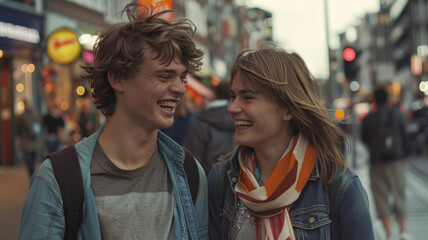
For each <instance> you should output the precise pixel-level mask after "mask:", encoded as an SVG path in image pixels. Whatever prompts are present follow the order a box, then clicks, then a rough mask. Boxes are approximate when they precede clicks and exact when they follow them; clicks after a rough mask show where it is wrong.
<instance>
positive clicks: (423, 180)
mask: <svg viewBox="0 0 428 240" xmlns="http://www.w3.org/2000/svg"><path fill="white" fill-rule="evenodd" d="M354 149H355V153H356V154H355V155H354V156H355V157H354V158H352V156H350V159H349V165H350V166H351V168H352V169H353V171H354V172H356V173H357V174H358V176H359V177H360V179H361V182H362V184H363V186H364V187H365V189H366V190H367V194H368V196H369V201H370V211H371V215H372V220H373V228H374V232H375V237H376V240H384V239H385V233H384V231H383V227H382V223H381V222H380V220H378V219H377V218H376V211H375V209H374V201H373V196H372V192H371V190H370V185H369V184H370V179H369V166H368V165H367V163H368V153H367V150H366V149H365V147H364V146H363V145H362V144H361V142H358V141H357V142H356V144H355V146H354ZM353 159H355V160H353ZM29 183H30V180H29V177H28V173H27V171H26V169H25V167H23V166H17V167H3V168H2V170H0V240H13V239H17V237H18V229H19V222H20V219H21V212H22V206H23V204H24V201H25V197H26V195H27V192H28V187H29ZM427 183H428V157H411V158H409V171H408V174H407V188H406V198H407V203H406V207H407V214H408V215H407V225H408V232H409V233H410V234H411V236H412V238H413V240H425V239H428V184H427ZM392 229H393V240H397V239H399V238H398V236H399V230H398V224H397V222H396V221H393V222H392Z"/></svg>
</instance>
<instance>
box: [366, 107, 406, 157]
mask: <svg viewBox="0 0 428 240" xmlns="http://www.w3.org/2000/svg"><path fill="white" fill-rule="evenodd" d="M382 128H384V129H388V131H389V133H390V135H391V139H390V141H391V143H390V144H391V146H392V150H393V151H392V152H391V154H390V155H389V156H384V154H383V152H382V150H381V147H379V145H380V140H379V138H378V137H377V135H378V134H379V131H380V130H381V129H382ZM361 137H362V141H363V142H364V143H365V144H366V145H367V146H368V148H369V151H370V163H371V164H374V163H381V162H391V161H395V160H398V159H402V158H403V157H405V156H406V155H407V152H408V151H407V145H406V143H407V141H406V138H407V137H406V126H405V120H404V116H403V115H402V113H401V112H400V111H398V110H397V109H395V108H392V107H390V106H389V105H388V104H386V103H383V104H380V105H378V107H377V109H376V111H374V112H371V113H369V114H368V115H367V116H366V117H365V118H364V119H363V123H362V135H361ZM387 141H388V140H387Z"/></svg>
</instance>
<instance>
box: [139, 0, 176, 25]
mask: <svg viewBox="0 0 428 240" xmlns="http://www.w3.org/2000/svg"><path fill="white" fill-rule="evenodd" d="M138 3H139V4H141V5H144V6H147V7H149V8H150V5H151V6H152V7H154V8H155V10H154V14H156V13H158V12H160V11H163V10H170V9H173V5H174V3H173V0H138ZM160 18H163V19H165V20H172V19H174V15H173V14H172V13H166V14H163V15H162V16H161V17H160Z"/></svg>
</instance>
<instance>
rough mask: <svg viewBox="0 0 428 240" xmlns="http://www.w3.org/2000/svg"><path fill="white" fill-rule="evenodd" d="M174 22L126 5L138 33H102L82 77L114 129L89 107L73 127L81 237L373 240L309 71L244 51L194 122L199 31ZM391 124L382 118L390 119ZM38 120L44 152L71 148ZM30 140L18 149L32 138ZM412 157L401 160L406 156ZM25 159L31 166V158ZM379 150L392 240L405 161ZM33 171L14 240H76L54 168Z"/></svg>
mask: <svg viewBox="0 0 428 240" xmlns="http://www.w3.org/2000/svg"><path fill="white" fill-rule="evenodd" d="M170 12H173V10H163V11H155V9H154V8H147V7H145V6H141V5H138V4H128V5H126V7H125V8H124V10H123V13H124V14H125V15H126V16H127V17H128V20H129V21H127V22H123V23H118V24H116V25H112V26H109V27H106V29H104V31H103V32H102V33H101V35H100V38H99V41H98V43H97V44H96V45H95V48H94V56H95V60H94V63H93V64H91V65H87V66H84V67H83V69H84V71H85V74H84V78H85V79H87V80H88V81H89V84H90V86H91V88H92V89H93V102H94V104H95V106H96V108H97V109H99V111H100V112H101V113H102V114H103V115H104V116H105V118H106V121H105V123H104V124H102V125H100V126H95V125H90V124H88V119H93V118H94V116H93V115H92V114H93V111H92V110H91V109H89V110H88V109H83V110H82V115H81V118H80V119H81V121H77V122H79V124H78V125H79V126H80V127H81V128H85V129H86V130H87V131H82V133H81V134H82V136H84V137H87V138H83V139H82V140H80V141H78V142H76V143H74V142H72V144H71V145H73V146H74V147H73V148H74V149H75V151H76V152H77V160H78V161H77V162H78V163H77V164H78V167H79V168H80V170H81V173H82V183H81V184H82V186H83V191H84V194H83V196H84V197H83V201H84V204H83V203H82V205H81V206H82V212H81V213H78V214H80V217H81V219H83V221H80V222H79V225H78V226H77V229H78V230H77V232H74V233H72V235H73V234H74V237H76V239H141V238H147V239H290V240H294V239H351V240H352V239H374V233H373V226H372V217H371V216H370V211H369V202H368V201H369V200H368V196H367V193H366V190H365V189H364V187H363V186H362V184H361V182H360V179H359V177H358V176H357V175H356V174H355V173H354V172H353V171H352V169H350V168H349V167H348V165H347V163H346V160H345V159H346V158H345V155H344V152H343V149H349V148H345V147H344V145H346V144H348V141H347V136H346V133H345V132H344V131H343V129H342V128H341V127H340V126H339V123H338V122H336V121H335V120H334V119H333V118H331V116H330V115H329V113H328V111H327V109H326V106H325V105H324V104H325V101H324V99H323V97H322V93H321V89H320V87H319V85H318V83H317V81H316V80H315V79H314V78H313V77H312V75H311V73H310V72H309V70H308V68H307V66H306V64H305V62H304V60H303V59H302V58H301V57H300V56H299V55H298V54H296V53H292V52H288V51H286V50H283V49H281V48H279V47H277V46H273V45H271V46H265V47H263V48H262V49H259V50H243V51H242V52H241V53H239V54H238V55H237V56H236V58H235V60H234V62H233V65H232V68H231V74H230V79H229V80H223V81H221V82H220V83H219V84H218V85H216V86H214V87H213V91H214V92H215V99H211V101H210V102H209V103H208V104H207V105H206V106H203V108H202V109H200V110H199V111H195V108H194V106H192V104H191V102H190V101H189V99H188V96H186V88H185V87H186V76H187V75H188V74H191V73H193V72H195V71H198V70H199V69H200V67H201V65H202V56H203V51H201V50H200V49H198V48H197V47H196V44H195V43H194V41H193V34H194V33H195V26H194V25H193V23H192V22H191V21H190V20H188V19H186V18H181V17H176V18H174V19H173V20H168V21H167V20H165V19H163V18H162V16H163V15H164V14H166V13H170ZM382 94H383V95H382ZM380 95H382V97H379V93H376V94H375V96H376V100H377V103H378V106H379V107H378V108H379V112H387V111H383V110H381V109H382V108H383V106H384V104H382V102H381V100H382V99H383V100H382V101H383V103H385V99H384V98H385V96H384V95H385V94H384V93H381V94H380ZM385 109H386V108H385ZM392 114H394V116H395V115H397V118H396V120H394V121H392V123H390V124H391V125H392V124H396V126H400V127H401V124H402V122H401V120H400V119H401V118H400V117H399V114H396V113H395V112H394V113H392ZM28 115H30V113H28ZM382 116H384V115H382ZM385 116H387V117H385ZM385 116H384V117H378V116H375V117H373V118H374V119H383V118H388V119H392V117H388V116H389V115H385ZM31 118H32V119H34V121H38V122H40V123H43V124H42V125H41V126H45V127H44V128H45V131H46V134H45V136H46V138H45V140H46V146H48V149H49V151H57V150H59V149H61V148H62V147H63V145H64V140H63V137H62V134H61V132H63V131H64V128H66V121H64V120H63V119H61V113H60V112H59V110H58V109H57V108H55V106H51V107H50V108H49V114H48V115H46V116H45V117H44V118H43V120H41V119H39V118H38V117H31ZM370 118H372V117H371V116H370V115H369V116H368V117H367V121H365V122H364V123H363V140H364V141H365V143H367V144H368V145H369V146H371V145H372V144H374V143H373V142H378V141H377V140H372V139H371V137H372V136H370V135H373V134H374V132H375V130H376V129H377V130H378V129H379V125H376V124H377V123H373V124H374V125H373V126H372V125H371V127H369V128H367V129H365V126H366V125H370V124H369V123H368V122H369V120H368V119H370ZM394 119H395V118H394ZM374 122H375V121H374ZM382 124H385V123H382ZM394 126H395V125H394ZM29 127H30V125H29ZM89 127H91V128H89ZM34 129H37V128H33V130H34ZM40 129H42V127H41V128H40ZM40 131H41V130H40ZM24 133H25V134H27V135H28V136H25V137H24V136H21V138H22V140H24V139H31V137H32V136H34V135H37V133H36V132H34V133H33V132H31V131H22V134H24ZM396 138H399V137H396ZM386 141H390V140H386ZM394 141H395V140H394ZM394 141H393V142H394ZM402 143H403V141H401V142H399V143H397V144H399V145H402ZM387 144H390V143H389V142H388V143H387ZM394 144H395V142H394ZM28 146H30V145H28ZM394 146H395V145H394ZM379 148H380V147H377V149H379ZM404 148H405V146H403V149H402V150H401V152H399V153H398V154H397V155H396V156H394V157H393V159H394V160H395V159H401V158H403V157H404V156H405V150H404ZM25 151H26V152H28V156H31V152H32V149H25ZM61 151H63V150H61ZM375 152H376V147H373V150H372V148H371V155H372V160H371V162H372V174H371V176H372V188H373V189H374V190H373V191H375V190H376V191H377V192H378V193H379V194H378V195H377V196H376V195H375V200H376V202H375V204H376V207H377V208H378V215H379V217H380V218H381V219H382V221H383V223H384V226H385V230H386V232H387V236H388V237H390V236H391V234H390V229H389V225H388V224H389V223H388V218H389V212H388V210H387V209H386V207H385V206H387V205H386V204H387V203H386V202H385V201H386V200H387V194H388V191H389V190H390V189H385V188H384V186H385V185H388V183H386V182H385V181H389V180H390V179H394V178H395V176H396V175H394V174H397V171H401V170H402V168H403V166H402V164H401V162H399V161H398V160H397V161H394V162H396V163H397V164H396V165H397V166H395V167H394V166H391V167H386V164H385V165H379V166H377V165H376V164H377V162H382V161H380V160H379V161H378V160H377V158H378V157H377V156H378V155H376V153H375ZM63 153H64V154H65V153H66V152H65V151H63ZM188 154H191V155H193V156H192V157H191V158H190V160H189V158H188V157H187V156H188ZM28 158H29V159H30V157H28ZM26 159H27V155H26ZM192 159H193V161H192ZM189 161H190V162H189ZM27 162H29V163H31V162H32V161H31V160H28V161H27ZM375 163H376V164H375ZM381 164H383V163H381ZM189 168H190V169H191V171H190V172H192V173H193V174H195V178H192V176H190V174H189V173H190V172H188V169H189ZM388 169H389V170H388ZM29 170H30V173H31V175H32V180H31V186H30V189H29V193H28V196H27V199H26V202H25V205H24V208H23V214H22V220H21V227H20V232H19V239H36V238H37V239H38V238H40V239H46V238H52V239H63V238H64V236H65V235H66V234H67V236H69V234H70V231H72V230H70V228H69V226H70V222H69V221H70V220H69V217H68V216H67V212H66V211H65V207H66V206H64V205H63V201H62V194H61V189H62V188H60V187H59V185H58V182H57V180H56V179H57V178H56V176H55V173H54V170H52V163H51V161H49V159H47V160H46V161H44V162H43V163H42V165H41V166H40V167H39V169H38V170H37V171H36V172H34V173H33V171H34V169H29ZM383 175H385V178H383V177H382V176H383ZM395 181H396V183H397V182H400V183H401V182H402V181H401V180H400V179H398V178H395ZM195 182H196V183H197V188H196V192H195V194H194V191H193V190H194V187H193V186H195V185H194V184H195ZM76 184H77V183H76ZM402 190H403V186H402V185H399V184H398V183H397V186H396V187H395V188H394V189H392V190H391V191H393V193H394V195H395V196H396V197H397V202H396V205H395V209H396V210H397V216H398V218H399V220H400V230H401V231H402V234H401V238H402V239H409V238H406V237H408V236H407V235H406V234H407V233H406V225H405V217H404V216H405V213H404V209H403V201H404V199H403V196H402V195H403V194H402V192H403V191H402ZM385 198H386V199H385ZM78 216H79V215H78ZM401 223H402V224H401Z"/></svg>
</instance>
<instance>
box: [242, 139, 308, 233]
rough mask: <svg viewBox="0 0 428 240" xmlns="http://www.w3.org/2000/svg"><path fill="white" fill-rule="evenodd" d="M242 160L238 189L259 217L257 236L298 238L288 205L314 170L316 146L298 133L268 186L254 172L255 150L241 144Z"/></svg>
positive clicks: (296, 197)
mask: <svg viewBox="0 0 428 240" xmlns="http://www.w3.org/2000/svg"><path fill="white" fill-rule="evenodd" d="M238 159H239V165H240V173H239V179H238V184H236V186H235V192H236V194H237V195H238V197H239V198H240V199H241V201H242V203H243V204H244V205H245V206H246V207H247V208H248V209H249V210H250V211H251V212H252V213H253V214H254V216H255V225H256V229H257V239H259V240H268V239H270V240H274V239H275V240H276V239H279V240H283V239H284V240H294V239H295V236H294V231H293V225H292V223H291V219H290V215H289V209H288V206H289V205H290V204H291V203H293V202H294V201H296V200H297V199H298V198H299V195H300V192H301V191H302V189H303V187H304V186H305V184H306V182H307V181H308V179H309V176H310V175H311V173H312V170H313V168H314V166H315V161H316V150H315V148H314V147H313V146H312V145H311V144H309V141H308V140H307V139H306V138H305V137H304V136H303V135H301V134H299V135H295V136H294V137H293V139H292V141H290V144H289V146H288V147H287V149H286V150H285V152H284V154H283V156H282V157H281V160H280V161H279V162H278V164H277V165H276V167H275V169H274V170H273V172H272V174H271V176H270V177H269V179H268V180H267V182H266V183H265V184H264V186H260V185H259V183H258V182H257V179H256V177H255V174H254V172H255V170H256V168H257V163H256V159H255V155H254V152H253V151H251V149H249V148H248V147H240V149H239V155H238Z"/></svg>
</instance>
